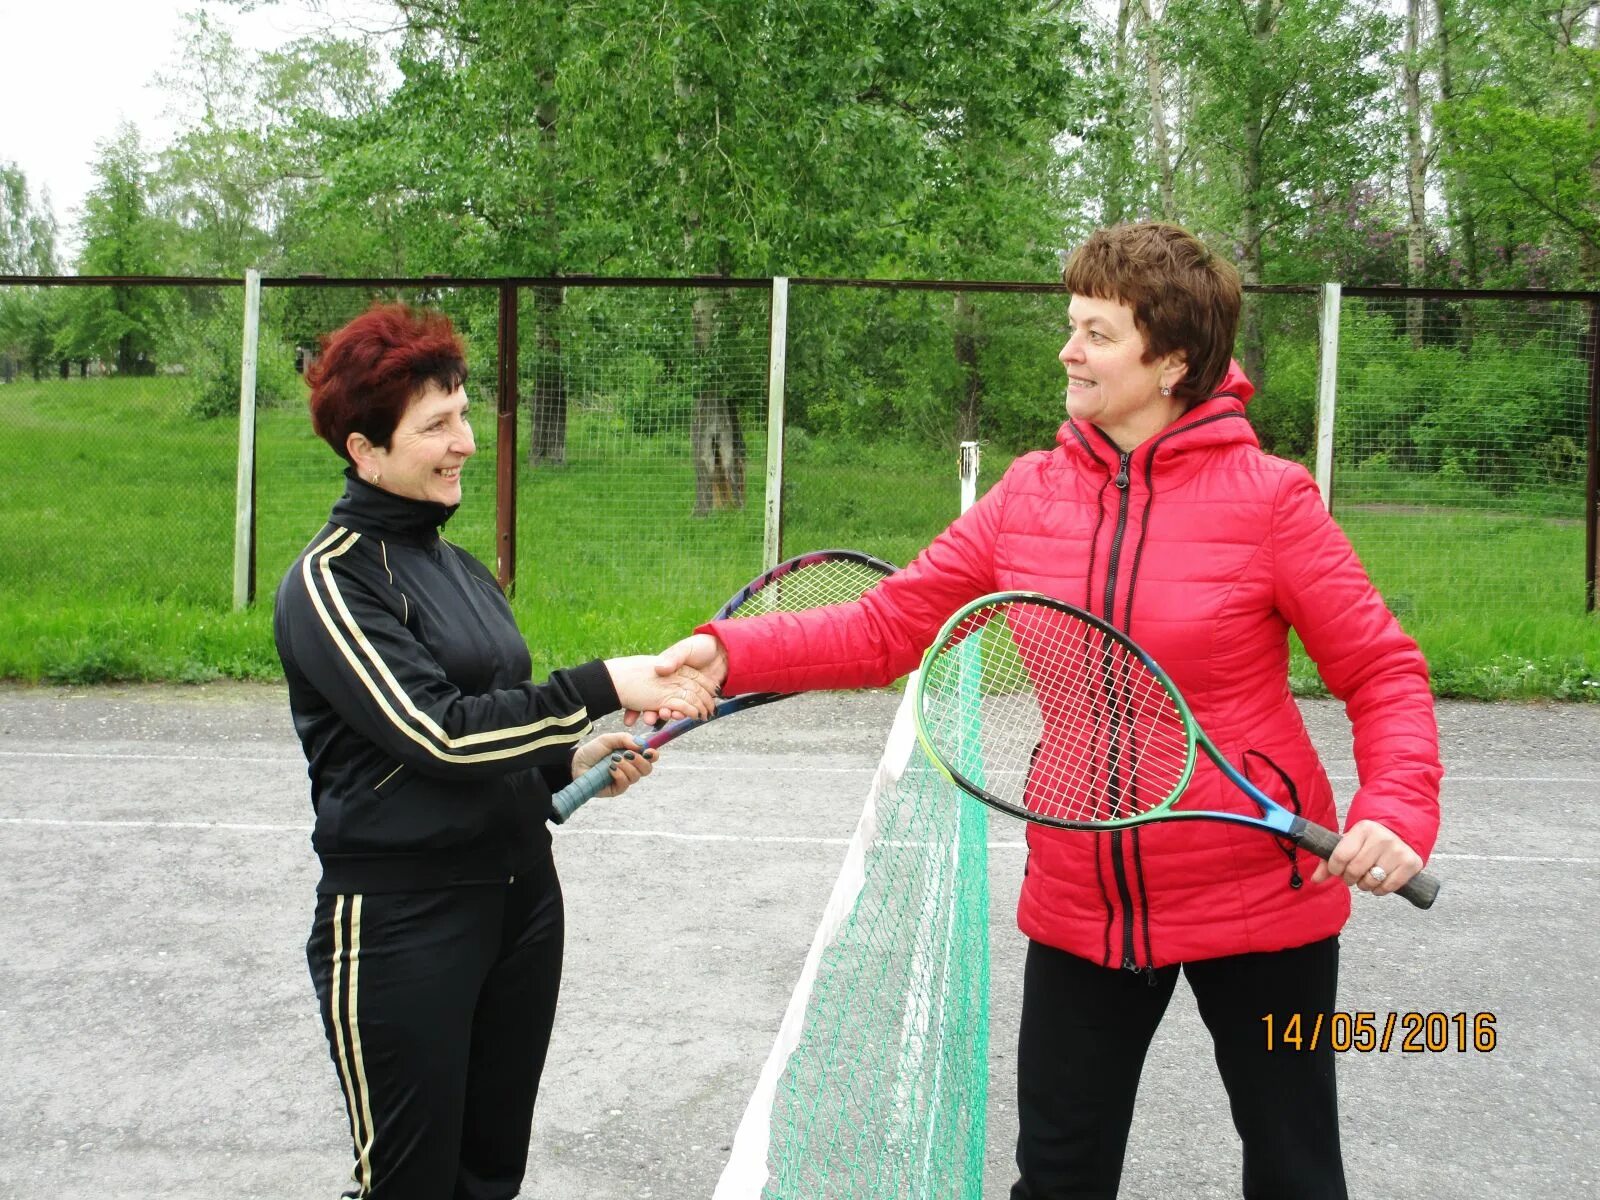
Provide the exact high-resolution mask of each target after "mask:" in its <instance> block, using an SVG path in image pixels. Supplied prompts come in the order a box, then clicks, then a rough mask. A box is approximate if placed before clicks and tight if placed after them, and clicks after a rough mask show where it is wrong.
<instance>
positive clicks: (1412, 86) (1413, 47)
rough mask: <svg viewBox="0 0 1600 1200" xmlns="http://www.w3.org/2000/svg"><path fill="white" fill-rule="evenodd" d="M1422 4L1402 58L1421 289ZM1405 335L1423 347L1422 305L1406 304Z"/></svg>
mask: <svg viewBox="0 0 1600 1200" xmlns="http://www.w3.org/2000/svg"><path fill="white" fill-rule="evenodd" d="M1422 5H1423V0H1406V24H1405V47H1404V49H1403V50H1402V52H1401V58H1400V94H1401V100H1402V103H1403V107H1404V110H1405V120H1406V282H1407V283H1408V284H1410V285H1411V286H1412V287H1419V286H1421V284H1422V282H1423V272H1424V270H1425V269H1426V267H1427V246H1428V228H1427V170H1428V161H1427V160H1428V154H1427V148H1426V135H1425V133H1424V131H1423V112H1422V53H1421V45H1422V32H1423V31H1422V24H1423V7H1422ZM1406 332H1407V334H1408V335H1409V336H1410V338H1411V344H1412V345H1413V346H1415V347H1421V345H1422V301H1421V300H1419V299H1417V298H1415V297H1413V298H1411V299H1409V300H1407V301H1406Z"/></svg>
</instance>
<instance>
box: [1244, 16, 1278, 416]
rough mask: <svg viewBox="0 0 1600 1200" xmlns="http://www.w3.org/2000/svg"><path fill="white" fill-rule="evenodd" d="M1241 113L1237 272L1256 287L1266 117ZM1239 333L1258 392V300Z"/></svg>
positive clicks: (1254, 102)
mask: <svg viewBox="0 0 1600 1200" xmlns="http://www.w3.org/2000/svg"><path fill="white" fill-rule="evenodd" d="M1275 16H1276V13H1275V10H1274V6H1273V0H1258V3H1257V5H1256V12H1255V21H1254V26H1253V29H1252V31H1251V36H1252V37H1253V38H1254V39H1255V41H1256V43H1257V45H1258V46H1261V47H1265V46H1266V43H1267V41H1268V40H1269V39H1270V38H1271V36H1272V28H1273V25H1274V23H1275ZM1245 105H1246V107H1245V113H1244V147H1245V150H1244V179H1243V184H1244V187H1243V193H1244V203H1243V207H1242V209H1241V211H1240V222H1239V224H1240V228H1239V240H1240V242H1242V243H1243V250H1244V254H1243V258H1244V266H1243V270H1242V271H1241V272H1240V275H1241V279H1242V282H1243V283H1245V284H1246V285H1251V284H1259V283H1260V282H1261V281H1262V277H1263V275H1264V274H1265V271H1266V254H1265V252H1264V250H1263V247H1262V244H1261V239H1262V236H1263V234H1262V229H1261V198H1262V165H1261V140H1262V138H1263V137H1264V136H1265V135H1266V128H1265V117H1264V115H1263V113H1262V111H1261V98H1260V97H1259V96H1250V97H1248V98H1247V99H1246V100H1245ZM1242 317H1243V319H1242V322H1241V325H1242V328H1241V329H1240V341H1241V345H1240V354H1241V357H1242V358H1243V359H1244V363H1243V365H1244V373H1245V374H1246V375H1247V376H1249V378H1250V382H1251V383H1253V384H1255V385H1256V387H1257V388H1260V387H1263V386H1264V385H1265V382H1266V379H1265V377H1266V369H1267V339H1266V328H1265V324H1264V322H1263V321H1262V319H1261V300H1260V297H1259V296H1257V297H1246V299H1245V305H1244V313H1243V314H1242Z"/></svg>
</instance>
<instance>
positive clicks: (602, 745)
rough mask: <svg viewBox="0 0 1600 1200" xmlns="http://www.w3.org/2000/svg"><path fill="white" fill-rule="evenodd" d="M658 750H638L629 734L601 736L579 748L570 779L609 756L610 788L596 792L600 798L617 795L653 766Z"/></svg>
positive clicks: (603, 734) (605, 734)
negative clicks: (610, 764)
mask: <svg viewBox="0 0 1600 1200" xmlns="http://www.w3.org/2000/svg"><path fill="white" fill-rule="evenodd" d="M659 755H660V751H659V750H641V749H639V743H638V742H636V741H634V740H633V734H631V733H602V734H601V735H600V736H599V737H597V738H595V739H594V740H593V741H590V742H585V743H584V744H583V745H581V746H579V747H578V749H577V750H576V751H575V752H574V753H573V755H572V777H573V778H574V779H576V778H578V776H580V775H582V774H583V773H584V772H585V771H587V770H588V769H589V768H590V767H592V766H594V765H595V763H597V762H602V761H603V760H605V759H606V758H607V757H608V756H609V757H610V758H611V759H612V760H613V761H612V766H611V785H610V786H609V787H607V788H606V790H605V791H603V792H601V793H599V794H600V795H602V796H620V795H622V793H623V792H625V791H627V790H628V789H629V788H630V787H632V786H633V785H634V784H636V783H638V782H639V780H641V779H643V778H644V777H645V776H646V775H648V774H650V772H651V770H652V769H653V768H654V767H655V762H656V758H657V757H658V756H659Z"/></svg>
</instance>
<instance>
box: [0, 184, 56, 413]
mask: <svg viewBox="0 0 1600 1200" xmlns="http://www.w3.org/2000/svg"><path fill="white" fill-rule="evenodd" d="M55 271H56V219H55V214H54V212H53V211H52V210H51V207H50V198H49V196H48V195H41V196H40V197H39V199H38V201H37V202H35V200H34V198H33V194H32V192H31V191H30V189H29V187H28V179H27V176H26V175H25V174H24V173H23V171H22V169H21V168H20V167H18V166H17V165H16V164H15V163H9V162H0V274H4V275H53V274H55ZM55 295H56V293H52V292H51V291H49V290H48V289H43V288H21V287H8V288H0V380H5V381H9V380H10V379H11V377H12V375H13V374H14V373H15V372H16V370H17V369H18V367H19V366H20V367H21V368H23V369H25V370H28V371H30V372H31V373H32V374H33V377H34V378H35V379H37V378H39V376H40V375H41V374H42V373H43V370H44V366H45V363H46V361H47V360H48V358H49V356H50V353H51V337H50V331H51V319H50V313H51V311H52V309H53V307H54V305H55V299H54V297H55Z"/></svg>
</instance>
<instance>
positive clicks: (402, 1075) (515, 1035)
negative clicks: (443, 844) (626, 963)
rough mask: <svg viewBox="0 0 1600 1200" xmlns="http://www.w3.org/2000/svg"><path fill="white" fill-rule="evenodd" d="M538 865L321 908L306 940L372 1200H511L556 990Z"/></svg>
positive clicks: (557, 913) (552, 919)
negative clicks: (500, 878) (475, 881)
mask: <svg viewBox="0 0 1600 1200" xmlns="http://www.w3.org/2000/svg"><path fill="white" fill-rule="evenodd" d="M562 936H563V914H562V904H561V885H560V882H559V880H558V879H557V878H556V873H555V866H554V863H553V862H551V860H549V859H548V858H547V859H546V860H545V861H544V863H543V865H542V867H541V868H540V869H539V870H537V871H535V872H533V873H532V874H529V875H522V876H518V877H517V878H516V879H515V880H514V881H512V882H509V883H506V884H492V885H477V886H471V887H457V888H443V889H439V890H436V891H426V892H394V893H372V894H367V895H346V896H318V897H317V910H316V918H315V920H314V922H313V924H312V927H311V937H310V939H309V940H308V941H307V943H306V958H307V960H308V962H309V964H310V967H311V979H312V983H313V984H314V985H315V987H316V992H317V1000H318V1002H319V1003H320V1005H321V1008H322V1023H323V1027H324V1028H325V1029H326V1031H327V1034H328V1046H329V1049H330V1051H331V1053H332V1055H333V1061H334V1066H335V1067H336V1069H337V1071H338V1076H339V1085H340V1087H341V1089H342V1090H343V1093H344V1098H345V1106H346V1109H347V1110H348V1113H349V1117H350V1130H351V1136H352V1139H353V1142H354V1146H355V1169H354V1173H353V1177H354V1180H355V1185H356V1186H355V1188H354V1189H353V1191H352V1192H351V1193H347V1194H352V1195H357V1196H370V1197H374V1198H375V1200H510V1198H511V1197H513V1196H515V1195H516V1194H517V1189H518V1188H519V1187H520V1186H521V1183H522V1176H523V1172H524V1170H525V1169H526V1167H527V1159H528V1141H529V1138H530V1136H531V1133H532V1124H533V1102H534V1098H535V1096H536V1095H537V1093H538V1090H539V1075H540V1072H541V1071H543V1069H544V1058H545V1051H546V1050H547V1049H548V1047H549V1044H550V1029H551V1025H552V1023H553V1022H554V1020H555V1008H556V994H557V992H558V991H559V989H560V985H561V948H562Z"/></svg>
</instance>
